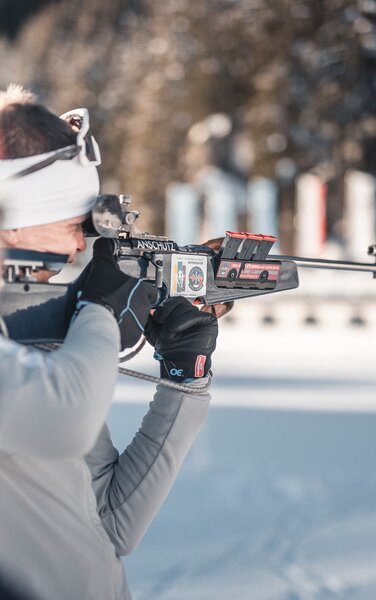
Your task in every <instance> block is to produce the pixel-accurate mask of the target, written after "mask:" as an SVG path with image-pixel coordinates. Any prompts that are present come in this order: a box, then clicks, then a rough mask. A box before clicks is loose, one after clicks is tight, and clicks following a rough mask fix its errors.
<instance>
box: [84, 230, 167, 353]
mask: <svg viewBox="0 0 376 600" xmlns="http://www.w3.org/2000/svg"><path fill="white" fill-rule="evenodd" d="M156 298H157V290H156V288H155V287H154V286H152V285H151V284H150V283H146V282H144V281H142V280H140V279H136V278H135V277H130V276H129V275H126V274H125V273H123V272H122V271H121V270H120V268H119V265H118V264H117V262H116V260H115V257H114V254H113V242H112V240H110V239H105V238H99V239H98V240H96V241H95V242H94V246H93V259H92V261H91V263H90V268H89V272H88V276H87V279H86V281H85V283H84V285H83V288H82V293H81V295H80V298H79V302H78V305H77V307H78V308H80V307H81V306H83V305H84V304H86V303H87V302H94V303H96V304H101V305H102V306H105V307H106V308H108V309H109V310H110V311H111V312H112V314H113V315H114V316H115V318H116V320H117V322H118V324H119V328H120V334H121V349H124V348H131V347H132V346H134V345H135V344H136V343H137V342H138V340H139V339H140V337H141V334H142V333H143V330H144V327H145V324H146V321H147V320H148V316H149V311H150V308H151V306H152V305H153V303H154V302H155V300H156Z"/></svg>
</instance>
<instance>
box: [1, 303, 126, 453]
mask: <svg viewBox="0 0 376 600" xmlns="http://www.w3.org/2000/svg"><path fill="white" fill-rule="evenodd" d="M118 349H119V329H118V326H117V324H116V321H115V319H114V318H113V316H112V315H111V313H110V312H109V311H108V310H107V309H106V308H104V307H102V306H99V305H94V304H92V305H88V306H86V307H85V308H83V309H82V310H81V312H80V314H79V315H78V317H77V319H76V320H75V321H74V323H73V324H72V325H71V327H70V329H69V331H68V334H67V337H66V340H65V342H64V344H63V346H62V347H61V348H60V349H59V350H56V351H54V352H51V353H44V352H40V351H38V350H35V349H29V348H27V347H25V346H22V345H20V344H17V343H15V342H13V341H11V340H8V339H6V338H3V337H2V336H0V390H1V394H0V449H1V450H2V451H5V452H11V453H13V452H15V453H24V454H28V455H29V456H37V457H41V458H43V459H46V460H48V459H58V458H66V457H69V456H76V455H83V454H85V453H86V452H88V451H89V450H90V448H91V447H92V446H93V444H94V442H95V440H96V438H97V436H98V433H99V431H100V428H101V426H102V425H103V422H104V419H105V417H106V414H107V411H108V408H109V405H110V402H111V399H112V395H113V391H114V388H115V384H116V377H117V364H118V361H117V356H118Z"/></svg>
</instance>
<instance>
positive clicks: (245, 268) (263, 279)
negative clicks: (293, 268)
mask: <svg viewBox="0 0 376 600" xmlns="http://www.w3.org/2000/svg"><path fill="white" fill-rule="evenodd" d="M280 269H281V265H280V264H278V263H276V264H272V263H256V262H243V261H241V260H221V262H220V264H219V267H218V271H217V275H216V283H217V285H219V284H220V282H221V280H223V283H224V282H227V284H229V283H230V284H231V283H234V284H235V285H236V283H239V284H241V282H244V283H246V282H247V283H250V282H255V283H257V284H268V286H270V287H275V285H276V284H277V281H278V275H279V272H280Z"/></svg>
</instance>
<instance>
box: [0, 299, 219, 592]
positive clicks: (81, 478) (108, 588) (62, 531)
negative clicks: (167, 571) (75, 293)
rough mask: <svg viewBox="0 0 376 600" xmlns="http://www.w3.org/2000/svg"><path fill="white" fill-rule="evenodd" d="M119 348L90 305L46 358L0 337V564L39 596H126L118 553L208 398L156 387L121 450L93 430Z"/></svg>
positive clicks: (109, 324) (101, 314) (163, 491)
mask: <svg viewBox="0 0 376 600" xmlns="http://www.w3.org/2000/svg"><path fill="white" fill-rule="evenodd" d="M118 345H119V332H118V327H117V324H116V322H115V320H114V319H113V317H112V316H111V314H110V312H109V311H107V309H105V308H103V307H101V306H97V305H89V306H87V307H85V308H84V309H82V311H81V312H80V314H79V315H78V317H77V319H76V321H75V322H74V323H73V324H72V326H71V328H70V330H69V332H68V335H67V338H66V341H65V343H64V345H63V346H62V348H61V349H59V350H57V351H56V352H53V353H50V354H44V353H42V352H39V351H36V350H28V349H27V348H25V347H23V346H20V345H18V344H16V343H14V342H12V341H10V340H7V339H5V338H3V337H2V336H0V511H1V512H0V514H1V515H2V518H1V519H0V540H1V544H0V572H1V573H4V574H5V575H6V576H7V577H10V578H11V579H12V578H13V579H14V580H15V581H17V583H18V584H21V585H22V587H23V588H24V589H25V590H26V591H27V592H29V593H30V595H32V594H34V595H35V596H36V598H38V600H78V599H80V600H81V599H82V600H129V599H130V598H131V596H130V593H129V591H128V587H127V584H126V580H125V575H124V570H123V566H122V563H121V560H120V558H119V556H120V555H122V554H127V553H129V552H130V551H132V550H133V549H134V547H135V546H136V545H137V543H138V542H139V540H140V539H141V538H142V536H143V534H144V533H145V531H146V529H147V527H148V526H149V524H150V522H151V521H152V519H153V517H154V515H155V514H156V512H157V511H158V509H159V508H160V506H161V504H162V502H163V500H164V498H165V497H166V495H167V493H168V491H169V489H170V487H171V485H172V483H173V481H174V479H175V477H176V475H177V472H178V470H179V468H180V465H181V463H182V461H183V459H184V457H185V455H186V453H187V451H188V450H189V448H190V446H191V444H192V441H193V440H194V438H195V436H196V434H197V432H198V431H199V429H200V427H201V425H202V423H203V421H204V419H205V416H206V414H207V409H208V402H209V396H208V395H207V394H206V395H190V396H188V395H186V394H182V393H179V392H174V391H171V390H169V389H167V388H164V387H163V386H158V389H157V393H156V395H155V399H154V401H153V402H152V403H151V405H150V409H149V411H148V413H147V415H146V416H145V418H144V420H143V423H142V426H141V428H140V430H139V432H138V433H137V434H136V436H135V438H134V440H133V441H132V443H131V444H130V445H129V446H128V448H127V449H126V450H125V452H124V453H123V454H122V455H121V456H119V455H118V453H117V451H116V450H115V448H114V447H113V445H112V443H111V439H110V436H109V432H108V430H107V428H106V426H103V423H104V419H105V415H106V413H107V411H108V408H109V405H110V402H111V398H112V393H113V389H114V386H115V382H116V377H117V350H118ZM98 434H99V435H98ZM85 455H86V459H85ZM88 466H89V468H88Z"/></svg>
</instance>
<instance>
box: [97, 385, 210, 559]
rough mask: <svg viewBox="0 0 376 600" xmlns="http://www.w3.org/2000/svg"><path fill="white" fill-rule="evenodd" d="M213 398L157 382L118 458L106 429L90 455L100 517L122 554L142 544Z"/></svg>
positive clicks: (117, 550)
mask: <svg viewBox="0 0 376 600" xmlns="http://www.w3.org/2000/svg"><path fill="white" fill-rule="evenodd" d="M209 399H210V396H209V395H208V394H202V395H199V394H186V393H182V392H177V391H174V390H172V389H169V388H166V387H164V386H163V385H159V386H157V392H156V394H155V396H154V401H153V402H151V404H150V408H149V411H148V412H147V414H146V415H145V417H144V419H143V421H142V424H141V427H140V429H139V431H138V432H137V433H136V435H135V437H134V438H133V440H132V442H131V443H130V444H129V446H128V447H127V448H126V449H125V451H124V452H123V453H122V454H121V455H120V456H119V454H118V452H117V451H116V450H115V448H114V447H113V445H112V442H111V437H110V434H109V431H108V428H107V427H104V428H103V429H102V431H101V434H100V436H99V439H98V440H97V443H96V444H95V446H94V448H93V449H92V451H91V452H90V454H89V455H88V456H87V457H86V461H87V464H88V466H89V468H90V470H91V473H92V479H93V487H94V491H95V493H96V497H97V505H98V512H99V516H100V517H101V520H102V524H103V526H104V528H105V529H106V531H107V533H108V535H109V536H110V538H111V540H112V542H113V544H114V546H115V548H116V552H117V554H118V555H119V556H121V555H125V554H129V553H130V552H132V551H133V550H134V548H135V547H136V546H137V544H138V543H139V542H140V540H141V538H142V537H143V535H144V533H145V532H146V530H147V529H148V527H149V525H150V523H151V522H152V520H153V518H154V517H155V515H156V513H157V512H158V510H159V509H160V507H161V505H162V503H163V501H164V500H165V498H166V496H167V494H168V492H169V490H170V488H171V486H172V484H173V482H174V480H175V478H176V476H177V474H178V472H179V469H180V467H181V465H182V462H183V460H184V458H185V456H186V454H187V452H188V450H189V449H190V447H191V445H192V443H193V441H194V439H195V437H196V435H197V433H198V432H199V430H200V428H201V426H202V424H203V422H204V421H205V418H206V415H207V412H208V406H209Z"/></svg>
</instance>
